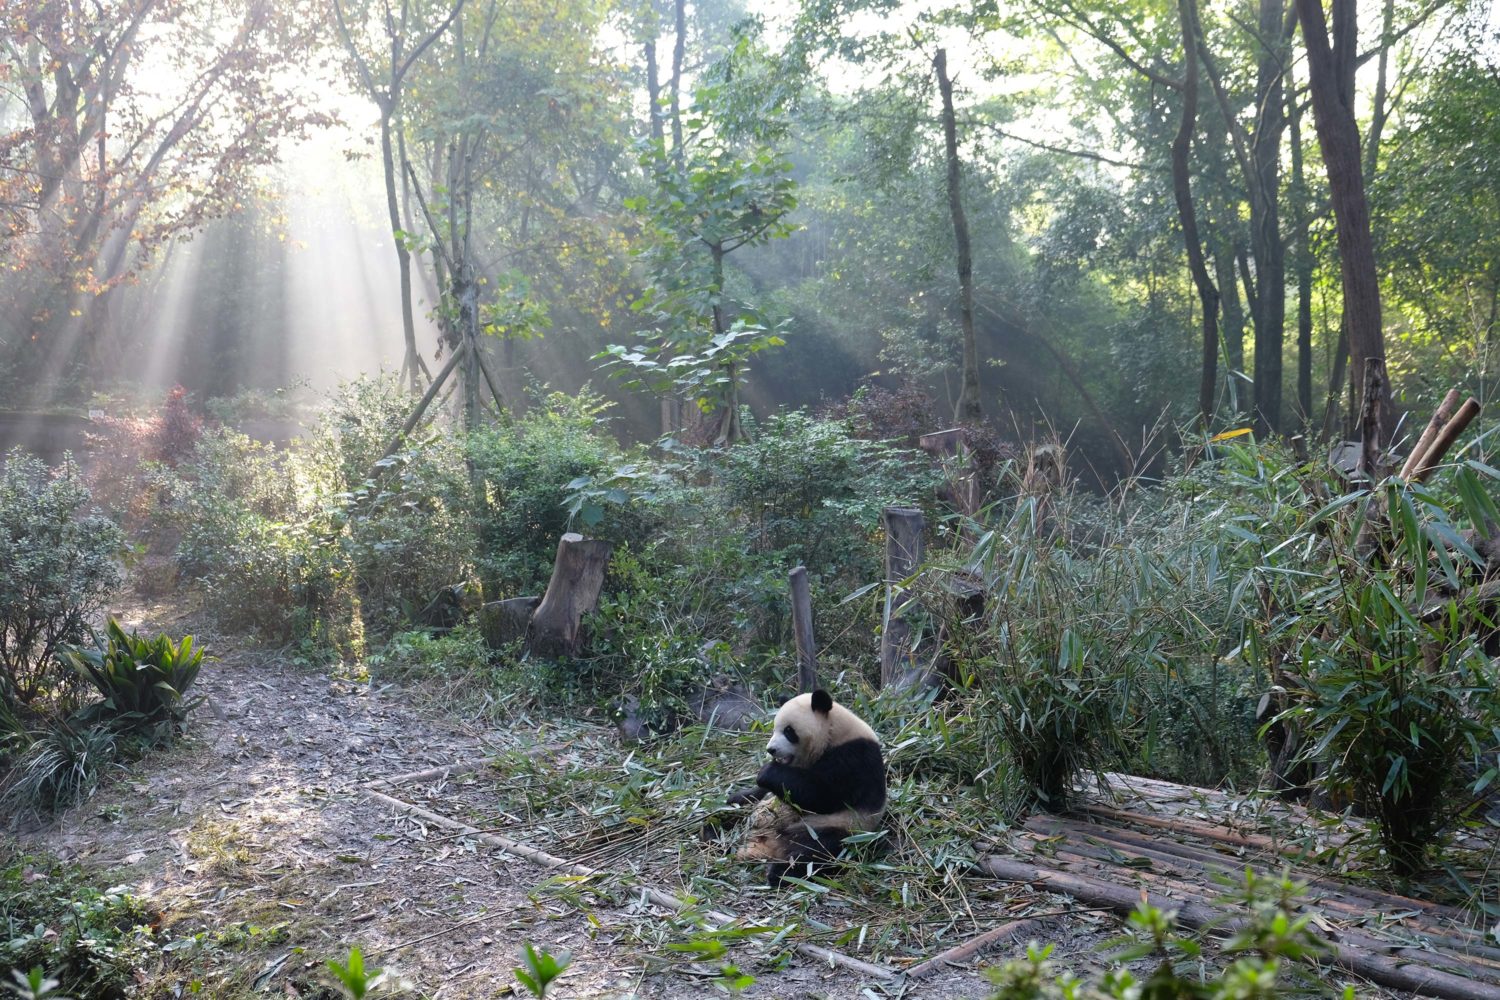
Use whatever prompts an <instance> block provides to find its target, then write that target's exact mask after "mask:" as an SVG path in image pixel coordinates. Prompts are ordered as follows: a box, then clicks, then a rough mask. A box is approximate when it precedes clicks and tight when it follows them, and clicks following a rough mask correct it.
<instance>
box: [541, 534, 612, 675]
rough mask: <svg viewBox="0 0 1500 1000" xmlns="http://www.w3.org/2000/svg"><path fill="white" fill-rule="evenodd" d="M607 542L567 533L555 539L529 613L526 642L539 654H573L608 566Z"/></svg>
mask: <svg viewBox="0 0 1500 1000" xmlns="http://www.w3.org/2000/svg"><path fill="white" fill-rule="evenodd" d="M612 548H613V546H612V545H611V544H610V543H609V542H605V541H600V540H598V539H590V538H584V537H583V536H582V535H579V534H576V533H574V532H571V531H570V532H568V533H567V534H565V535H563V536H562V537H561V538H559V539H558V540H557V559H556V561H555V562H554V563H553V566H552V579H551V580H549V581H548V582H547V592H546V593H545V594H543V595H542V603H541V604H539V605H537V608H536V611H535V612H533V613H532V616H531V627H530V629H529V631H528V633H527V637H528V643H527V644H528V645H529V647H530V648H531V650H532V651H533V652H537V653H540V654H542V655H543V656H560V655H566V656H576V655H578V651H579V649H580V648H581V646H582V644H583V616H584V615H586V614H588V613H589V612H591V611H593V610H594V607H595V605H596V604H597V603H598V601H599V591H600V590H601V589H602V588H603V586H604V571H605V569H607V568H608V566H609V554H610V550H611V549H612Z"/></svg>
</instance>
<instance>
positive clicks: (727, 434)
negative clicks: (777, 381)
mask: <svg viewBox="0 0 1500 1000" xmlns="http://www.w3.org/2000/svg"><path fill="white" fill-rule="evenodd" d="M708 249H709V252H710V253H711V254H712V255H713V277H712V279H711V280H712V282H713V289H714V304H713V322H714V336H715V337H718V336H721V335H722V334H723V333H724V329H725V326H724V307H723V305H722V302H723V298H724V244H723V243H710V244H709V246H708ZM722 370H723V372H724V377H725V378H726V379H727V382H726V383H725V388H724V399H723V402H722V405H721V406H720V408H719V428H718V430H717V431H716V432H715V433H714V444H715V445H718V446H719V447H727V446H728V445H732V444H734V443H735V442H736V441H740V440H743V439H744V437H745V430H744V427H743V426H742V425H741V423H740V373H739V367H738V366H737V365H736V364H735V363H734V362H733V361H726V362H725V363H724V365H723V367H722Z"/></svg>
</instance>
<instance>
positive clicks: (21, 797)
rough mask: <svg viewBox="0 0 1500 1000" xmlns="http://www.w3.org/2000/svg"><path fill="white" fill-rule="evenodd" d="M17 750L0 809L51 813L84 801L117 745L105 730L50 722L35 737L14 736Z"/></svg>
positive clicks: (19, 732) (32, 734)
mask: <svg viewBox="0 0 1500 1000" xmlns="http://www.w3.org/2000/svg"><path fill="white" fill-rule="evenodd" d="M16 738H17V742H18V744H19V745H20V747H21V749H20V751H19V753H17V754H16V757H15V759H14V761H12V762H11V769H10V773H9V775H7V777H6V780H5V782H4V784H3V790H0V803H4V804H6V805H8V806H12V807H14V808H17V809H28V808H29V809H36V810H40V811H42V812H52V811H56V810H59V809H63V808H66V807H67V806H70V805H72V804H73V803H75V802H77V801H79V800H81V799H83V798H85V797H87V796H88V794H89V793H90V792H92V791H93V790H94V787H95V786H96V785H98V783H99V777H100V772H101V771H102V770H103V769H104V768H106V767H108V766H109V765H110V764H112V763H114V761H115V760H116V759H117V758H118V757H119V755H120V747H119V740H118V738H117V737H116V734H115V733H114V731H113V730H111V729H110V728H109V727H108V726H107V725H100V724H95V723H91V722H88V721H85V720H77V719H67V718H51V719H46V720H44V721H43V722H42V723H41V729H40V731H39V732H30V731H27V730H23V729H17V730H16Z"/></svg>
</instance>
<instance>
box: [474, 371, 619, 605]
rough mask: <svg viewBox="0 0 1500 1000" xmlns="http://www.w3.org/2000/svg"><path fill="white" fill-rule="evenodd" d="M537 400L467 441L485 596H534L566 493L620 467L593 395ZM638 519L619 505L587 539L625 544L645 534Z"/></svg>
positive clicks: (564, 516)
mask: <svg viewBox="0 0 1500 1000" xmlns="http://www.w3.org/2000/svg"><path fill="white" fill-rule="evenodd" d="M541 402H542V405H541V406H539V407H536V408H534V409H532V410H531V411H529V412H528V413H527V414H526V415H525V416H524V417H522V418H521V419H520V420H517V421H516V422H515V423H514V424H512V425H511V426H507V427H497V428H493V429H490V430H484V431H479V432H476V433H475V434H472V435H470V437H469V440H468V443H467V447H466V451H465V455H466V456H467V458H468V460H469V461H470V462H471V463H472V464H473V469H474V477H475V479H476V481H477V482H478V483H479V484H480V488H481V489H482V492H483V500H482V503H481V504H480V507H479V510H478V511H477V513H476V514H475V517H476V520H477V527H478V531H479V551H478V553H477V555H476V564H477V566H478V568H479V574H480V578H481V580H483V581H484V583H485V595H486V597H489V598H491V599H493V598H496V597H499V596H502V595H506V596H509V595H515V594H531V593H540V591H541V588H542V587H543V586H545V584H546V581H547V579H548V577H549V576H550V575H551V572H552V562H553V559H554V557H555V556H556V554H557V542H558V539H559V538H561V537H562V534H563V533H564V532H565V531H567V530H568V521H569V519H570V516H571V510H570V503H569V501H570V496H573V495H576V491H577V490H578V489H579V484H580V482H581V481H584V480H588V479H592V478H594V477H601V476H605V475H608V474H609V473H611V472H612V471H613V470H615V469H617V468H619V467H620V463H618V461H617V458H618V454H619V452H618V448H617V446H616V445H615V444H614V442H613V441H611V440H610V439H609V438H608V437H606V436H605V434H604V433H603V429H602V415H603V413H604V411H605V409H606V408H607V404H606V403H604V402H603V401H602V400H601V399H600V398H599V397H598V396H595V395H593V394H592V393H589V392H586V391H585V392H581V393H579V394H578V395H577V396H576V397H569V396H567V395H565V394H563V393H553V394H551V395H548V396H547V397H545V399H543V400H542V401H541ZM575 509H576V508H575ZM642 517H643V511H641V510H640V509H638V508H632V509H626V508H620V509H619V516H617V517H615V518H612V519H611V520H609V521H608V522H603V523H596V524H595V525H594V526H592V527H593V530H592V531H591V535H592V536H593V537H599V538H604V539H606V540H609V541H614V542H621V541H626V540H628V539H630V538H631V537H634V536H638V535H639V534H640V532H641V531H642V530H643V529H644V524H645V522H643V520H642ZM601 521H602V518H601Z"/></svg>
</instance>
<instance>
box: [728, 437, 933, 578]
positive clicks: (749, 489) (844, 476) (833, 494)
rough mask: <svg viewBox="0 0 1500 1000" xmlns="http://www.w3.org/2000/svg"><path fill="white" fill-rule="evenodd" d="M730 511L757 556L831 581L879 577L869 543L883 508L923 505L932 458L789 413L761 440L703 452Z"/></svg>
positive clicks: (875, 552)
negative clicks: (844, 576)
mask: <svg viewBox="0 0 1500 1000" xmlns="http://www.w3.org/2000/svg"><path fill="white" fill-rule="evenodd" d="M705 462H706V463H707V465H708V467H709V469H710V471H711V473H712V475H713V478H714V485H715V487H716V489H717V491H718V493H719V495H720V496H721V497H722V498H723V504H724V505H725V507H727V508H728V509H730V510H732V511H735V512H738V513H739V514H740V515H741V516H742V517H744V518H745V519H746V522H747V525H748V529H749V532H750V538H751V543H752V545H753V546H754V547H755V548H756V550H757V551H762V552H766V551H774V552H780V553H784V554H785V561H786V562H787V566H788V568H790V567H791V566H792V565H794V564H795V563H798V562H800V563H802V564H803V565H805V566H807V567H808V569H809V571H811V572H814V573H819V574H822V575H824V576H833V575H836V574H839V573H848V574H850V575H852V576H854V577H857V578H859V579H861V580H868V579H874V578H876V577H877V576H878V570H879V564H878V550H877V549H876V548H875V546H874V545H873V544H871V542H870V539H871V537H872V536H873V534H874V533H875V531H876V530H877V529H878V528H879V526H880V513H881V511H882V510H883V509H884V508H885V507H887V506H889V505H892V504H900V505H903V506H910V505H912V504H921V503H922V502H924V501H925V500H926V499H927V498H929V497H931V496H932V495H933V494H934V491H935V489H936V486H937V477H936V474H935V473H933V472H932V471H931V467H930V465H929V463H927V462H926V461H925V460H919V459H915V458H914V456H912V455H910V454H909V453H906V452H902V451H900V450H898V449H896V448H892V447H889V446H887V445H884V444H880V443H878V442H872V441H866V440H863V439H861V438H858V437H856V436H855V435H854V433H853V431H852V430H851V428H850V426H849V424H848V423H846V422H844V421H840V420H819V419H816V418H814V417H810V416H808V415H807V414H805V413H795V412H794V413H785V414H780V415H778V416H775V417H773V418H771V419H770V420H768V421H767V422H766V423H765V425H764V426H763V427H761V428H760V429H759V435H758V436H757V438H756V439H755V440H754V441H751V442H747V443H744V444H741V445H738V446H736V447H734V448H729V449H726V450H725V451H723V452H718V453H710V454H707V455H706V456H705Z"/></svg>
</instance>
